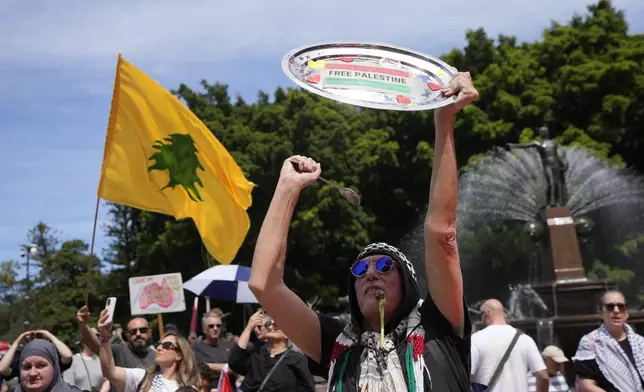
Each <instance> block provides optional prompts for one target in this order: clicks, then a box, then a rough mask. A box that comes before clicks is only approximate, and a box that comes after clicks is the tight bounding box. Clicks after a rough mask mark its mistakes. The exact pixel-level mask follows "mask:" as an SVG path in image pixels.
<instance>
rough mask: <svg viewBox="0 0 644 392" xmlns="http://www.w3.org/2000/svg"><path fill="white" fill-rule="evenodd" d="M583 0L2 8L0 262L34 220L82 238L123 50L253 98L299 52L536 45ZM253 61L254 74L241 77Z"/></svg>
mask: <svg viewBox="0 0 644 392" xmlns="http://www.w3.org/2000/svg"><path fill="white" fill-rule="evenodd" d="M592 3H593V2H592V1H589V0H566V1H561V0H534V1H532V2H528V1H520V0H490V1H481V0H464V1H461V2H458V3H457V2H454V1H445V0H433V1H427V0H408V1H406V2H391V1H389V2H386V1H382V0H375V1H374V0H372V1H366V0H353V1H347V0H327V1H326V2H323V3H314V4H311V3H309V2H301V1H300V2H296V1H285V0H272V1H265V0H243V1H232V2H221V1H215V0H191V1H183V2H182V1H176V0H138V1H127V0H93V1H87V0H61V1H47V0H40V1H37V0H36V1H24V0H3V1H0V37H2V39H0V86H2V88H0V134H2V143H0V159H1V160H2V162H3V164H2V165H0V175H1V177H3V178H5V179H8V180H5V182H4V185H5V186H4V187H3V188H0V216H2V220H3V221H2V223H3V225H4V226H0V260H2V259H4V258H7V257H15V256H14V255H15V252H17V251H15V250H14V247H15V246H17V245H18V244H19V243H20V242H21V241H23V240H24V239H25V236H26V231H27V230H28V229H29V228H30V227H31V226H32V225H34V224H35V223H37V221H38V220H43V221H45V222H47V223H49V224H51V225H52V226H55V227H56V226H58V227H59V228H60V229H62V230H64V232H65V233H66V235H68V236H69V237H68V238H73V237H79V238H82V239H84V240H86V241H89V239H90V235H91V219H92V212H93V206H94V203H95V200H96V199H95V197H96V184H97V181H98V175H99V174H98V173H99V170H100V160H101V157H102V148H103V143H104V137H105V136H104V135H105V126H106V125H105V124H106V121H107V114H108V110H109V100H110V95H111V92H112V83H113V79H114V70H115V63H116V53H117V52H119V51H120V52H123V54H124V56H125V58H127V59H128V60H130V61H132V62H133V63H134V64H136V65H137V66H138V67H140V68H141V69H143V70H144V71H145V72H146V73H148V74H149V75H150V76H152V77H153V78H155V79H157V80H159V81H160V82H161V83H162V84H163V85H164V86H166V87H167V88H175V87H177V85H178V84H179V83H180V82H185V83H187V84H189V85H191V86H196V83H197V81H198V80H199V79H201V78H206V79H208V80H209V81H215V80H219V81H222V82H225V83H230V84H231V93H235V92H237V91H241V92H243V93H244V94H245V97H248V96H249V95H251V94H252V95H253V96H254V94H256V91H257V90H258V89H260V88H261V89H265V90H267V91H270V89H272V88H274V86H276V85H278V84H281V85H287V86H290V85H291V84H289V82H288V81H287V79H286V78H285V77H284V76H283V75H281V71H280V64H279V62H280V60H281V56H282V55H283V54H284V53H285V52H287V51H288V50H291V49H293V48H295V47H298V46H302V45H307V44H311V43H316V42H322V41H337V40H354V41H377V42H388V43H391V44H394V45H400V46H406V47H410V48H413V49H416V50H420V51H424V52H426V53H428V54H431V55H440V54H441V53H442V52H443V51H445V50H448V49H450V48H452V47H455V46H456V47H460V46H462V45H463V44H464V32H465V30H466V29H470V28H471V29H476V28H478V27H483V28H485V30H486V31H487V32H488V34H489V35H490V36H493V37H495V36H497V35H498V34H499V33H503V34H506V35H515V36H517V37H518V39H519V40H534V39H538V37H539V35H540V33H541V31H542V30H543V29H544V28H546V27H548V26H549V25H550V22H551V20H556V21H558V22H561V23H565V22H566V21H568V20H569V19H570V17H571V16H572V15H573V14H574V13H585V12H586V7H587V5H588V4H592ZM613 4H614V5H615V6H616V7H617V8H620V9H624V10H626V16H627V19H628V20H629V21H630V22H631V28H632V30H633V31H635V32H643V31H644V2H642V0H614V1H613ZM253 66H255V67H256V68H257V69H258V72H256V73H252V74H248V73H247V72H248V71H247V70H248V69H251V68H252V67H253ZM280 76H281V79H280ZM38 143H39V144H38ZM62 149H67V150H69V151H64V152H62ZM57 151H58V152H57ZM101 219H105V216H104V215H101ZM101 235H102V233H101ZM101 238H104V237H101ZM101 241H102V243H104V239H102V240H101Z"/></svg>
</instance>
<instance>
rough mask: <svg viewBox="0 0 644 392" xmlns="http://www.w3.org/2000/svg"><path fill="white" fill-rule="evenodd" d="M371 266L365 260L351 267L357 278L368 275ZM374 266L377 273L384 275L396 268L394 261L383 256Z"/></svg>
mask: <svg viewBox="0 0 644 392" xmlns="http://www.w3.org/2000/svg"><path fill="white" fill-rule="evenodd" d="M369 264H371V263H369V262H368V261H367V260H364V259H363V260H358V261H356V262H355V263H353V265H352V266H351V274H352V275H353V276H355V277H356V278H361V277H363V276H365V275H366V274H367V271H369ZM373 265H374V267H375V268H376V271H377V272H379V273H381V274H384V273H386V272H389V271H391V269H392V268H393V267H394V261H393V260H392V259H391V257H389V256H383V257H380V258H379V259H378V260H376V261H375V262H374V263H373Z"/></svg>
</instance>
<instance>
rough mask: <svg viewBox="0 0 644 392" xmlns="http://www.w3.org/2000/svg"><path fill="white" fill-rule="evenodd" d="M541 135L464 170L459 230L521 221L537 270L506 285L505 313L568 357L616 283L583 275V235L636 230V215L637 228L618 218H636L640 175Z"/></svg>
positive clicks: (634, 317)
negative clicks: (519, 281)
mask: <svg viewBox="0 0 644 392" xmlns="http://www.w3.org/2000/svg"><path fill="white" fill-rule="evenodd" d="M539 133H540V136H541V138H542V141H535V142H532V143H525V144H509V145H508V147H509V149H502V148H497V149H494V150H493V151H491V152H490V153H489V154H487V155H486V156H484V157H483V158H481V159H479V160H478V161H477V162H475V163H473V164H472V165H470V167H469V168H468V169H467V170H466V171H465V172H464V173H463V174H462V176H461V179H460V181H459V182H460V189H459V222H458V230H459V232H460V231H462V230H468V229H472V228H476V227H480V226H482V225H490V224H494V223H495V222H505V223H507V222H514V223H519V224H522V225H523V228H524V231H525V232H526V233H527V234H528V235H529V236H530V237H531V238H532V239H533V240H534V244H535V249H536V252H537V255H538V257H537V259H538V263H536V264H537V268H538V269H539V270H540V273H539V274H538V278H537V279H534V281H533V282H530V284H527V285H526V284H518V285H515V286H512V287H511V293H510V300H509V302H508V306H509V309H508V319H509V321H510V323H511V324H512V325H514V326H516V327H518V328H520V329H522V330H523V331H525V332H526V333H528V334H530V335H531V336H532V337H533V338H535V340H536V341H537V343H538V344H539V346H540V347H542V348H543V347H544V346H546V345H549V344H558V345H559V346H560V347H561V348H562V349H563V350H564V352H566V354H567V355H573V354H574V352H575V350H576V346H577V343H578V342H579V339H580V338H581V336H583V335H584V334H586V333H587V332H589V331H590V330H592V329H594V328H596V327H597V325H599V323H600V320H599V315H598V313H597V307H596V303H597V301H596V300H597V299H598V298H599V296H600V295H601V293H603V292H604V291H606V290H607V289H610V288H614V287H615V282H613V281H610V280H590V279H588V278H587V277H586V274H585V269H584V265H583V263H582V252H581V249H580V239H581V240H582V241H583V240H585V239H587V237H588V236H589V235H590V234H591V233H592V232H593V231H594V230H595V229H600V228H601V229H602V230H607V229H609V228H610V230H611V231H612V232H613V234H614V233H615V232H618V231H622V232H624V231H627V232H630V234H634V233H636V232H638V231H641V230H642V227H641V223H642V222H641V221H638V222H637V227H634V226H633V225H630V226H629V224H628V223H626V222H627V220H624V221H619V220H618V219H615V217H618V216H620V215H621V216H625V215H626V213H629V215H630V217H631V219H637V218H636V217H637V216H641V214H639V213H637V209H638V208H641V207H642V206H643V205H644V181H643V180H642V178H641V177H639V176H637V175H636V174H635V173H633V172H631V171H629V170H622V169H618V168H615V167H613V166H611V165H609V164H608V163H606V162H605V161H604V160H602V159H600V158H597V157H594V156H592V155H591V154H589V153H588V152H587V151H585V150H584V149H582V148H579V147H570V148H566V149H561V148H560V146H559V145H557V143H555V142H554V141H553V140H552V139H550V137H549V133H548V130H547V128H545V127H544V128H542V129H540V131H539ZM640 211H641V210H640ZM591 216H592V218H591ZM526 267H527V265H526ZM476 309H477V308H476ZM474 310H475V309H471V310H470V311H471V312H472V311H474ZM629 313H630V318H629V323H631V324H635V325H636V326H637V325H638V324H639V325H641V326H642V327H644V312H642V311H637V310H631V311H629Z"/></svg>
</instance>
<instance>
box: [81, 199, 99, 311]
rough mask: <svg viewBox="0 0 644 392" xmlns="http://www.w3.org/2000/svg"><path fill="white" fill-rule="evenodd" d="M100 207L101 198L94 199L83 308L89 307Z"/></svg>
mask: <svg viewBox="0 0 644 392" xmlns="http://www.w3.org/2000/svg"><path fill="white" fill-rule="evenodd" d="M100 205H101V198H100V197H97V198H96V210H95V211H94V227H93V228H92V243H91V245H90V247H89V259H88V260H87V284H86V285H85V306H89V304H88V302H89V288H90V287H91V285H92V272H93V270H94V268H93V267H94V242H95V241H96V223H97V222H98V207H99V206H100Z"/></svg>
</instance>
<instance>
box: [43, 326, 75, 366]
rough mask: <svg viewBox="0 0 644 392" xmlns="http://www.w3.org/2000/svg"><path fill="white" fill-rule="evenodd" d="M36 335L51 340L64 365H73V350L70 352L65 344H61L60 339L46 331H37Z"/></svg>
mask: <svg viewBox="0 0 644 392" xmlns="http://www.w3.org/2000/svg"><path fill="white" fill-rule="evenodd" d="M36 333H37V334H38V333H40V334H42V335H43V336H45V337H46V338H47V339H49V340H50V341H51V342H52V343H53V344H54V346H56V349H57V350H58V355H60V361H61V362H62V363H64V364H65V365H67V364H70V363H72V356H73V355H74V353H72V350H70V349H69V347H67V345H66V344H65V343H63V342H61V341H60V339H58V338H57V337H56V335H54V334H53V333H51V332H49V331H47V330H44V329H43V330H38V331H36Z"/></svg>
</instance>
